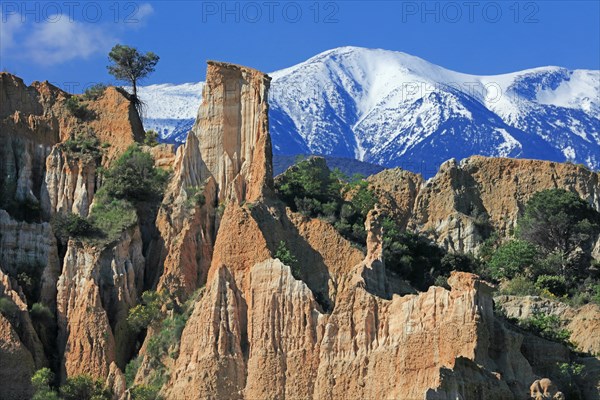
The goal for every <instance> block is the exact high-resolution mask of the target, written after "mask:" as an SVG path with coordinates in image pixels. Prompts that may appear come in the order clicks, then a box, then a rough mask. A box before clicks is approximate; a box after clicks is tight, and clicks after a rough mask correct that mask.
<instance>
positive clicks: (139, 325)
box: [127, 291, 169, 332]
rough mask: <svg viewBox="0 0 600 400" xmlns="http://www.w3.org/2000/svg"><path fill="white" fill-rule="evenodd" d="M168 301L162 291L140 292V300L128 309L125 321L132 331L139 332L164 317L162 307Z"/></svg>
mask: <svg viewBox="0 0 600 400" xmlns="http://www.w3.org/2000/svg"><path fill="white" fill-rule="evenodd" d="M168 302H169V299H168V296H167V295H166V293H164V292H160V293H159V292H154V291H146V292H144V293H142V302H141V304H138V305H136V306H135V307H133V308H131V309H130V310H129V315H128V316H127V323H128V324H129V326H130V327H131V328H132V329H133V331H134V332H140V331H142V330H144V329H146V328H148V327H149V326H150V325H152V324H153V323H157V322H160V321H161V320H162V319H163V318H164V314H163V312H162V307H163V305H166V304H168Z"/></svg>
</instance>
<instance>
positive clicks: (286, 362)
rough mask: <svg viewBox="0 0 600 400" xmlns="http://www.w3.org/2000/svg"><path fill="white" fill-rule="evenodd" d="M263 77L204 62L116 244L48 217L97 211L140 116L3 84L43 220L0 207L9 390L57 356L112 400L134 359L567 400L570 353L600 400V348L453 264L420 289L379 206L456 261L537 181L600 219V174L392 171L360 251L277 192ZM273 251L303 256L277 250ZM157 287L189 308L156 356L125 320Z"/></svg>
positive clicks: (360, 394) (338, 385)
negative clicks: (30, 293)
mask: <svg viewBox="0 0 600 400" xmlns="http://www.w3.org/2000/svg"><path fill="white" fill-rule="evenodd" d="M269 82H270V78H269V77H268V76H266V75H265V74H263V73H261V72H259V71H256V70H253V69H250V68H246V67H241V66H237V65H231V64H226V63H219V62H209V63H208V72H207V80H206V86H205V87H204V92H203V99H202V104H201V106H200V108H199V112H198V117H197V120H196V123H195V125H194V127H193V129H192V131H191V132H190V134H189V136H188V140H187V142H186V144H185V145H183V146H181V147H179V148H178V149H177V152H176V155H175V156H174V158H173V157H172V153H171V151H172V148H168V147H158V148H153V149H146V151H149V152H152V154H153V155H154V156H155V159H156V160H157V165H159V166H160V167H163V168H169V169H172V173H171V175H170V176H171V178H170V180H169V182H168V185H167V188H166V191H165V195H164V198H163V199H162V203H161V204H160V207H159V208H158V209H157V211H156V217H155V219H152V220H151V221H150V222H148V221H147V218H145V217H144V216H143V215H140V214H139V213H138V218H137V220H136V222H134V223H132V224H131V225H130V226H128V227H126V228H125V229H123V230H122V231H121V232H120V234H119V235H118V237H116V238H115V239H114V240H111V241H109V242H108V243H107V242H93V241H92V242H90V241H82V240H78V239H77V238H74V237H71V238H69V239H68V240H67V241H66V242H65V243H62V242H61V240H59V239H57V238H55V235H54V233H53V230H52V227H51V224H50V221H51V220H52V218H53V217H54V216H56V215H60V214H67V213H71V214H77V215H79V216H81V217H82V218H85V217H87V216H88V215H89V214H90V210H91V208H92V207H93V205H94V202H95V201H97V200H96V199H95V194H96V193H97V191H98V188H99V187H101V186H102V176H103V175H102V170H103V168H102V167H107V166H109V165H110V164H111V162H112V161H113V160H114V159H116V158H117V157H118V156H119V155H120V154H122V153H123V152H124V151H125V149H126V148H127V147H128V146H129V145H131V144H133V143H135V142H140V141H141V140H142V138H143V129H142V126H141V123H140V120H139V117H138V116H137V113H136V112H135V109H134V108H133V106H132V105H131V103H130V102H129V100H128V98H127V95H126V94H124V93H122V92H120V91H119V90H117V89H114V88H108V89H107V90H106V91H105V92H104V93H103V94H102V95H101V96H100V97H99V98H97V99H91V100H89V101H88V103H87V108H88V110H89V111H91V112H92V113H94V116H93V118H90V119H89V120H87V121H86V120H82V119H81V118H76V117H74V116H73V115H71V114H70V113H69V112H68V111H66V109H65V102H66V101H67V100H68V98H69V97H70V95H69V94H67V93H64V92H62V91H60V90H59V89H57V88H55V87H53V86H52V85H50V84H48V83H34V84H33V85H32V86H29V87H27V86H26V85H24V84H23V82H22V81H21V80H20V79H18V78H16V77H14V76H12V75H9V74H6V73H2V74H1V75H0V99H1V107H0V143H1V151H0V153H1V154H2V158H1V160H0V176H1V178H2V181H0V183H1V184H2V188H3V190H4V191H5V192H7V191H8V192H7V194H6V195H7V196H8V197H10V198H11V199H15V200H17V201H19V202H21V203H19V204H22V203H23V202H25V201H27V202H29V203H31V204H35V205H37V206H38V208H37V210H38V212H39V215H38V216H37V217H36V218H23V216H20V217H17V216H15V215H13V214H14V213H11V212H10V211H5V210H0V268H1V271H0V294H1V295H2V298H6V299H8V301H10V303H11V304H14V305H15V306H16V308H15V309H14V310H13V311H14V313H12V314H11V315H10V316H7V315H4V314H1V315H0V326H1V329H0V398H2V399H7V400H12V399H26V398H29V397H30V396H31V395H32V393H33V387H32V386H31V383H30V379H31V376H32V375H33V373H34V372H35V371H36V370H38V369H40V368H43V367H50V368H51V369H53V371H54V372H55V374H56V375H57V376H58V379H59V380H60V381H64V380H65V379H66V378H68V377H72V376H77V375H80V374H88V375H90V376H92V377H94V378H99V379H101V380H102V381H103V382H106V384H107V385H108V386H109V387H110V388H111V390H112V391H113V394H114V398H115V399H130V398H132V397H131V396H132V395H131V392H130V391H129V390H128V389H127V388H128V386H129V387H131V385H132V383H131V382H126V379H125V376H124V373H125V371H126V366H127V365H128V364H129V363H131V362H132V361H131V360H134V361H135V362H136V363H138V368H137V370H135V371H134V376H133V379H134V384H135V385H155V386H156V385H158V387H159V389H160V395H161V396H163V398H165V399H205V398H206V399H248V400H253V399H342V398H347V399H402V400H409V399H448V400H449V399H465V400H467V399H486V400H490V399H492V400H493V399H498V400H500V399H502V400H505V399H517V400H520V399H525V398H535V399H549V398H554V399H559V398H564V396H565V395H564V394H563V393H562V392H561V390H562V388H561V387H559V384H558V383H556V382H555V383H553V381H555V380H556V379H555V377H556V376H557V372H556V365H557V363H571V362H575V361H577V362H578V363H581V364H584V365H585V367H586V373H585V374H584V375H582V376H579V377H577V378H576V379H577V382H576V385H577V386H578V387H579V388H580V394H581V396H583V397H584V398H587V399H598V398H599V382H600V381H599V379H598V378H599V374H600V363H599V361H598V359H597V358H595V357H594V356H591V355H589V354H587V355H586V354H584V353H579V352H575V351H573V350H571V349H569V348H568V347H566V346H565V345H563V344H560V343H557V342H554V341H550V340H547V339H544V338H541V337H539V336H536V335H534V334H532V333H530V332H527V331H524V330H523V329H520V328H518V327H517V326H515V325H514V324H511V323H510V322H509V321H508V320H507V319H506V318H505V317H502V316H499V315H498V313H497V312H495V311H494V302H495V301H494V297H493V296H494V287H493V285H491V284H489V283H487V282H485V281H483V280H482V279H480V278H479V277H478V276H476V275H474V274H471V273H466V272H457V271H454V272H452V273H451V275H450V277H449V279H448V286H447V287H446V288H445V287H438V286H430V287H429V288H428V289H427V290H426V291H422V292H418V291H417V290H415V289H414V288H412V287H411V285H410V282H407V281H406V280H404V279H402V278H401V277H399V276H397V275H395V274H393V273H391V272H390V271H388V270H387V269H386V260H385V257H384V256H383V251H382V229H383V228H382V221H381V220H382V213H383V212H385V213H387V214H388V215H392V216H393V218H394V219H395V220H396V221H397V222H398V224H399V225H400V226H401V227H402V228H403V229H409V230H413V231H418V232H427V233H428V234H429V235H430V237H431V238H432V239H433V240H435V241H436V242H437V243H438V244H439V245H440V246H441V247H443V248H445V249H447V250H448V251H450V252H473V251H477V250H478V248H479V247H480V246H481V245H482V243H483V241H484V239H485V232H483V231H482V230H481V224H480V222H479V220H478V217H479V216H480V214H481V213H485V214H486V216H487V218H488V221H489V224H490V226H491V228H492V229H494V230H495V231H496V232H498V234H499V235H500V236H507V235H508V234H509V232H510V231H511V229H512V228H514V226H515V224H516V221H517V218H518V216H519V213H520V212H521V211H522V210H523V207H524V205H525V203H526V201H527V200H528V199H529V198H530V197H531V196H532V195H533V194H534V193H536V192H538V191H540V190H543V189H550V188H564V189H567V190H569V191H573V192H576V193H578V194H579V196H580V197H581V198H583V199H585V200H587V201H588V202H589V203H590V204H592V205H593V207H594V208H595V209H596V210H600V184H599V175H598V173H595V172H591V171H589V170H587V169H585V168H582V167H579V166H576V165H570V164H556V163H551V162H544V161H529V160H512V159H489V158H484V157H472V158H469V159H467V160H465V161H463V162H461V163H457V162H455V161H448V162H447V163H446V164H444V165H443V166H442V168H441V169H440V171H439V172H438V174H437V175H436V176H435V177H433V178H432V179H430V180H428V181H424V180H423V179H422V178H421V176H420V175H417V174H413V173H410V172H408V171H402V170H399V169H395V170H386V171H383V172H381V173H380V174H377V175H375V176H372V177H370V178H369V180H368V181H369V187H370V188H371V189H372V190H373V192H374V193H375V195H376V197H377V200H378V205H377V206H376V207H375V209H373V210H371V211H370V212H369V213H368V216H367V219H366V223H365V227H366V230H367V240H366V249H365V250H362V249H360V248H358V247H357V246H355V245H353V243H351V242H350V241H348V240H347V239H346V238H344V237H343V236H341V235H340V233H338V231H337V230H336V229H335V228H334V227H333V226H332V225H331V224H330V223H328V222H327V221H324V220H322V219H317V218H309V217H306V216H304V215H302V214H301V213H297V212H294V211H292V210H291V209H290V208H289V207H286V205H285V204H284V203H283V202H282V201H280V200H279V199H278V197H277V195H276V193H275V189H274V181H273V176H272V175H273V174H272V161H271V157H272V153H271V142H270V137H269V132H268V126H269V125H268V103H267V99H268V90H269ZM83 128H85V129H88V128H89V129H91V130H92V131H93V135H94V136H95V137H97V138H98V139H99V141H100V142H107V143H110V147H107V148H106V149H105V151H104V152H103V153H102V156H101V159H100V160H98V159H94V158H93V157H92V158H90V157H73V155H72V154H70V153H69V152H68V151H66V150H65V146H64V143H65V142H66V141H67V140H68V139H69V138H70V137H73V132H75V131H78V130H81V129H83ZM313 162H315V163H321V162H322V160H319V159H315V161H313ZM198 199H201V200H198ZM29 203H28V204H29ZM474 210H477V212H474ZM281 242H285V243H286V244H287V247H288V249H289V251H290V252H291V253H292V254H293V255H294V256H295V258H296V259H297V266H292V265H285V264H284V263H283V262H282V261H281V260H280V259H278V258H277V257H276V252H277V247H278V245H279V244H280V243H281ZM599 247H600V246H598V245H596V252H597V251H598V250H599ZM597 256H598V254H596V257H597ZM24 264H35V265H38V266H39V268H40V271H41V275H40V280H39V283H38V285H39V294H38V295H37V296H38V300H39V301H40V302H43V303H44V304H46V305H47V306H48V307H49V309H50V310H51V312H52V315H53V317H52V319H53V323H54V324H55V327H54V328H53V332H54V334H51V333H48V332H46V331H41V330H40V329H36V327H34V325H35V324H34V323H33V322H32V317H30V312H29V311H28V304H27V300H28V299H27V298H26V295H25V292H24V290H23V288H21V287H19V284H18V282H17V280H16V279H14V278H13V277H14V276H15V275H16V274H15V270H18V269H19V268H20V266H22V265H24ZM294 269H295V270H294ZM146 290H156V291H158V292H162V293H166V294H167V296H168V297H169V299H170V301H171V302H172V303H173V304H175V306H174V308H171V309H168V310H167V309H166V308H165V310H163V311H164V312H165V313H166V315H167V316H168V317H167V318H171V319H170V320H173V321H175V320H176V317H177V316H176V315H175V313H176V311H174V310H176V309H186V311H185V312H186V313H187V315H186V318H185V319H184V322H183V324H182V327H181V329H182V331H181V332H180V335H179V337H176V340H175V341H174V342H171V343H168V346H167V347H168V348H167V349H166V351H165V352H164V354H163V355H162V356H161V357H160V359H159V360H157V359H156V357H155V356H154V355H153V354H152V353H153V350H152V348H153V346H154V347H155V346H156V343H158V342H159V340H160V335H161V325H160V324H155V325H151V326H149V327H148V329H147V332H146V334H145V336H143V334H141V335H140V334H136V333H135V332H132V331H131V329H130V327H128V321H127V316H128V314H129V312H130V310H131V309H132V308H134V307H135V306H136V305H137V304H139V302H140V298H141V294H142V292H144V291H146ZM29 300H30V299H29ZM496 303H497V304H501V305H502V307H503V308H504V309H505V312H506V314H507V315H508V316H509V317H515V318H518V317H522V316H523V314H524V313H528V312H529V313H531V312H532V310H535V309H541V308H543V309H545V310H550V312H555V313H556V314H557V315H560V316H561V318H564V319H565V323H566V324H569V329H570V331H571V332H572V336H571V340H572V341H573V343H574V344H575V346H576V348H577V349H578V350H579V351H582V352H590V353H593V354H599V353H600V341H599V336H598V334H597V333H598V321H599V320H600V309H599V308H598V306H596V305H593V304H589V305H588V306H585V307H584V309H577V308H573V307H569V306H566V305H562V303H558V302H552V301H549V300H543V299H540V298H531V297H529V298H522V297H510V298H509V297H506V296H504V297H497V298H496ZM165 304H166V303H165ZM186 307H187V308H186ZM561 307H562V309H561ZM567 309H568V310H567ZM557 310H558V311H557ZM153 338H154V339H153ZM138 343H141V344H142V345H141V348H139V349H138V348H137V347H138ZM157 375H160V377H158V376H157ZM157 382H158V384H157Z"/></svg>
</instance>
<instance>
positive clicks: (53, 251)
mask: <svg viewBox="0 0 600 400" xmlns="http://www.w3.org/2000/svg"><path fill="white" fill-rule="evenodd" d="M0 263H1V264H2V265H3V266H4V269H5V271H6V272H7V273H10V274H11V275H12V276H16V275H17V274H18V273H19V271H21V270H22V269H24V268H25V269H31V268H32V269H33V270H35V271H37V272H36V273H40V274H41V288H40V300H41V301H42V302H43V303H44V304H46V305H48V306H49V307H50V308H51V309H54V305H55V304H56V282H57V280H58V276H59V274H60V260H59V257H58V250H57V247H56V239H55V238H54V233H53V232H52V228H51V226H50V224H49V223H46V222H44V223H41V224H38V223H28V222H24V221H23V222H22V221H15V220H14V219H13V218H11V217H10V215H9V214H8V213H7V212H6V211H4V210H0Z"/></svg>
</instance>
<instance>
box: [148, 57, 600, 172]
mask: <svg viewBox="0 0 600 400" xmlns="http://www.w3.org/2000/svg"><path fill="white" fill-rule="evenodd" d="M269 75H270V76H271V77H272V78H273V80H272V83H271V93H270V96H269V102H270V125H271V133H272V136H273V149H274V153H275V154H283V155H292V154H322V155H331V156H336V157H346V158H348V157H349V158H356V159H359V160H361V161H367V162H370V163H374V164H379V165H383V166H387V167H396V166H400V167H403V168H405V169H409V170H413V171H416V172H422V173H423V174H424V175H425V176H426V177H427V176H431V175H432V174H433V172H435V170H437V167H438V166H439V165H440V164H441V163H442V162H443V161H445V160H446V159H449V158H457V159H461V158H464V157H468V156H470V155H475V154H480V155H485V156H510V157H523V158H539V159H547V160H552V161H565V160H570V161H576V162H579V163H583V164H586V165H588V166H589V167H591V168H595V169H597V168H599V167H600V118H599V115H600V93H599V90H598V88H600V71H590V70H569V69H567V68H563V67H556V66H548V67H539V68H532V69H527V70H523V71H517V72H512V73H506V74H500V75H472V74H464V73H460V72H456V71H452V70H449V69H446V68H443V67H441V66H438V65H435V64H432V63H430V62H428V61H426V60H423V59H422V58H419V57H416V56H412V55H410V54H406V53H402V52H398V51H390V50H384V49H369V48H363V47H355V46H344V47H338V48H334V49H330V50H327V51H324V52H322V53H319V54H317V55H315V56H314V57H311V58H310V59H308V60H306V61H304V62H302V63H299V64H297V65H295V66H292V67H290V68H286V69H282V70H279V71H275V72H273V73H271V74H269ZM201 85H202V84H201V83H199V84H188V85H187V86H184V85H181V86H168V87H158V86H156V85H155V86H153V87H152V86H150V87H145V88H142V89H141V90H140V95H141V97H142V98H143V99H144V100H145V101H146V102H147V103H148V104H149V107H148V112H147V118H146V125H147V128H149V127H151V128H159V129H160V130H161V132H160V133H161V135H162V137H163V138H167V137H170V138H173V137H174V136H176V137H177V139H176V141H181V140H185V135H186V134H187V131H188V130H189V128H190V127H191V125H192V123H193V118H194V116H195V113H196V110H197V108H198V105H199V104H200V95H201ZM165 96H166V97H167V98H168V101H165Z"/></svg>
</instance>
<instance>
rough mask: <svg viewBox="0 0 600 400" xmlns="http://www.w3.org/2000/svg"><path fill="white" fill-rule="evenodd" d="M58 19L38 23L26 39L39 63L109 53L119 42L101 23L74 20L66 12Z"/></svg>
mask: <svg viewBox="0 0 600 400" xmlns="http://www.w3.org/2000/svg"><path fill="white" fill-rule="evenodd" d="M49 20H50V21H52V20H53V19H52V18H49ZM55 21H56V22H42V23H37V24H35V25H34V26H33V29H32V30H31V31H30V33H29V35H28V36H27V38H26V39H25V42H24V44H25V49H26V52H27V54H28V56H29V57H31V59H33V61H35V62H37V63H40V64H44V65H53V64H60V63H62V62H65V61H70V60H73V59H76V58H83V59H87V58H89V57H90V56H92V55H94V54H96V53H102V52H104V53H108V51H109V50H110V48H111V47H112V45H113V44H114V43H116V42H117V38H116V37H114V36H113V35H112V33H111V32H110V31H109V30H108V29H106V28H104V27H102V26H100V25H93V24H89V23H82V22H77V21H73V22H71V21H69V19H68V18H67V17H66V16H64V15H63V16H62V18H57V19H56V20H55Z"/></svg>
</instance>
